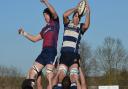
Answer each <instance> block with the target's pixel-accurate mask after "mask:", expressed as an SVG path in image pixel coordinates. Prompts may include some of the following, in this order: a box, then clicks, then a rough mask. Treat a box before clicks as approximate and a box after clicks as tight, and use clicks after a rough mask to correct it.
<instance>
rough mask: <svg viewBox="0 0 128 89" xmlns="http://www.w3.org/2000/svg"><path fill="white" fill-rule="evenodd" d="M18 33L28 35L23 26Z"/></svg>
mask: <svg viewBox="0 0 128 89" xmlns="http://www.w3.org/2000/svg"><path fill="white" fill-rule="evenodd" d="M18 33H19V34H20V35H23V36H26V35H27V33H26V32H25V31H24V30H23V28H20V29H19V30H18Z"/></svg>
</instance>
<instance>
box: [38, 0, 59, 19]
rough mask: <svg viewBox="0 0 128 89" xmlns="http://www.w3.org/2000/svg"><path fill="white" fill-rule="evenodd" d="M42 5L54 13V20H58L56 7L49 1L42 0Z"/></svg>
mask: <svg viewBox="0 0 128 89" xmlns="http://www.w3.org/2000/svg"><path fill="white" fill-rule="evenodd" d="M40 1H41V2H42V3H44V4H45V5H46V7H47V8H48V9H49V10H50V12H51V13H52V15H53V17H54V19H56V18H57V16H58V15H57V13H56V11H55V9H54V7H53V6H52V5H51V4H50V3H49V2H48V0H40Z"/></svg>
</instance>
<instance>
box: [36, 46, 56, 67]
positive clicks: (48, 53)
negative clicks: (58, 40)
mask: <svg viewBox="0 0 128 89" xmlns="http://www.w3.org/2000/svg"><path fill="white" fill-rule="evenodd" d="M56 55H57V49H56V48H53V47H48V48H43V50H42V52H41V54H40V55H39V56H38V57H37V59H36V60H35V61H36V62H38V63H40V64H42V65H44V66H45V65H47V64H53V62H54V60H55V57H56Z"/></svg>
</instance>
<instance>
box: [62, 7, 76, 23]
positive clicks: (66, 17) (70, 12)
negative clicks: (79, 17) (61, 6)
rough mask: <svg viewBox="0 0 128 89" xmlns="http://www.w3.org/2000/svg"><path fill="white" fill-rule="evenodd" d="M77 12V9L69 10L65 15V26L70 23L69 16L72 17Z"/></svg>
mask: <svg viewBox="0 0 128 89" xmlns="http://www.w3.org/2000/svg"><path fill="white" fill-rule="evenodd" d="M76 10H77V8H76V7H75V8H72V9H69V10H67V11H66V12H65V13H64V14H63V21H64V24H66V23H68V22H69V19H68V16H70V15H71V14H72V13H73V12H75V11H76Z"/></svg>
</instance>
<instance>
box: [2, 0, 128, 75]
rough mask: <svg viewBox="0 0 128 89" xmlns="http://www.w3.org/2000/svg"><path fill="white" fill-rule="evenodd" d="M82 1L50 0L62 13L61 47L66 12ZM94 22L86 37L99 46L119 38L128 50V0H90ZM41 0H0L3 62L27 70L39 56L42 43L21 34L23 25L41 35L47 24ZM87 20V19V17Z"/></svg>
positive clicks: (94, 46)
mask: <svg viewBox="0 0 128 89" xmlns="http://www.w3.org/2000/svg"><path fill="white" fill-rule="evenodd" d="M79 1H80V0H49V2H50V3H51V4H52V5H53V6H54V7H55V9H56V11H57V13H59V17H60V22H61V29H60V33H59V41H58V44H59V46H58V48H60V47H61V42H62V34H63V24H62V15H63V13H64V11H66V10H67V9H69V8H72V7H74V6H76V5H77V3H78V2H79ZM89 4H90V8H91V24H90V28H89V29H88V31H87V32H86V33H85V34H84V36H83V39H82V40H86V41H87V42H88V43H89V45H90V46H91V47H92V48H93V49H95V48H96V47H97V46H99V45H101V44H102V43H103V40H104V38H105V37H107V36H111V37H113V38H119V39H121V40H122V43H123V45H124V47H125V48H126V49H127V50H128V40H127V36H128V17H127V16H128V10H127V8H128V5H127V4H128V0H89ZM44 8H45V5H43V4H41V3H40V0H0V65H6V66H15V67H17V68H18V69H20V70H22V71H23V72H26V71H27V70H28V69H29V68H30V67H31V65H32V63H33V62H34V60H35V58H36V57H37V56H38V55H39V53H40V51H41V48H42V42H41V41H40V42H37V43H32V42H30V41H28V40H27V39H25V38H24V37H22V36H19V35H18V32H17V31H18V28H20V27H23V28H24V29H25V31H27V32H28V33H31V34H38V33H39V32H40V30H41V28H42V27H43V26H44V25H45V22H44V18H43V15H42V11H43V9H44ZM82 21H84V18H83V20H82Z"/></svg>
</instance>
